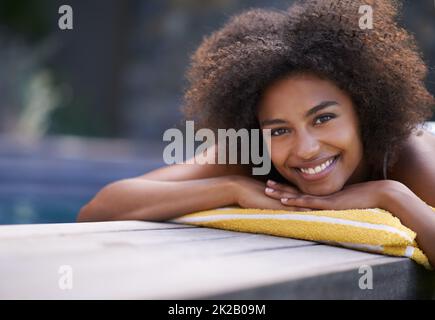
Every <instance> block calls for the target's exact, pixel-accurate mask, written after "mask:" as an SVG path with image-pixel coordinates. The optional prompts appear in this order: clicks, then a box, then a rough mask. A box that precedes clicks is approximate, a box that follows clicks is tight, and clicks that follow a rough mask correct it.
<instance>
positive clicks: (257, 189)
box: [232, 176, 311, 211]
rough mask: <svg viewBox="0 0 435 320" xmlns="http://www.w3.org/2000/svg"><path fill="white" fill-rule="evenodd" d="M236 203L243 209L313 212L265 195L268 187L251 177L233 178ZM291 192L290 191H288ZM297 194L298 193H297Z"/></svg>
mask: <svg viewBox="0 0 435 320" xmlns="http://www.w3.org/2000/svg"><path fill="white" fill-rule="evenodd" d="M232 181H233V186H234V195H235V202H236V203H237V204H238V205H239V206H240V207H242V208H256V209H273V210H287V211H311V209H310V208H304V207H302V206H292V205H288V204H283V203H281V202H280V201H279V200H278V201H277V200H276V199H273V198H271V197H269V196H267V195H266V194H265V192H266V191H265V190H266V188H267V185H266V184H265V183H264V182H261V181H259V180H256V179H254V178H250V177H244V176H234V177H232ZM287 190H289V189H287ZM295 194H296V191H295Z"/></svg>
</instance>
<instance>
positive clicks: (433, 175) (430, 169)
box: [388, 130, 435, 205]
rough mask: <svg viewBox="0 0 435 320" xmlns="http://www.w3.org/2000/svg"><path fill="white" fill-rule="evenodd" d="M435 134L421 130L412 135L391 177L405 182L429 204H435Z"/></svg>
mask: <svg viewBox="0 0 435 320" xmlns="http://www.w3.org/2000/svg"><path fill="white" fill-rule="evenodd" d="M434 160H435V135H433V134H431V133H429V132H427V131H425V130H420V131H418V133H416V134H413V135H411V136H410V137H409V138H408V141H407V142H406V143H405V146H404V148H403V149H402V151H401V153H400V156H399V158H398V161H397V163H396V164H395V165H394V167H393V168H392V170H391V172H390V173H389V175H388V176H389V178H390V179H393V180H397V181H399V182H401V183H403V184H405V185H406V186H407V187H408V188H410V189H411V190H412V191H413V192H414V193H415V194H416V195H418V196H419V197H420V198H421V199H422V200H423V201H425V202H426V203H428V204H432V205H433V204H435V193H434V190H435V161H434Z"/></svg>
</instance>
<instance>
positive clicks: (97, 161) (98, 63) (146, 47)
mask: <svg viewBox="0 0 435 320" xmlns="http://www.w3.org/2000/svg"><path fill="white" fill-rule="evenodd" d="M291 2H292V1H289V0H287V1H284V0H251V1H236V0H209V1H203V0H143V1H140V0H124V1H121V0H105V1H101V0H100V1H97V0H93V1H85V0H75V1H69V2H68V3H66V2H64V1H58V0H25V1H24V0H0V112H1V113H0V114H1V117H0V224H15V223H51V222H73V221H74V220H75V216H76V214H77V212H78V210H79V209H80V207H81V206H82V205H83V204H85V203H86V202H87V201H89V200H90V199H91V198H92V196H93V195H94V194H95V193H96V192H97V191H98V190H99V189H100V188H101V187H103V186H104V185H105V184H107V183H109V182H112V181H114V180H118V179H122V178H128V177H133V176H137V175H141V174H143V173H145V172H147V171H149V170H152V169H154V168H157V167H159V166H162V165H163V160H162V151H163V148H164V146H165V143H164V142H163V141H162V136H163V132H164V131H165V130H166V129H168V128H172V127H177V126H178V127H180V123H181V120H182V118H181V113H180V111H179V107H180V105H181V101H182V95H183V91H184V89H185V87H186V82H185V79H184V72H185V70H186V68H187V66H188V63H189V57H190V55H191V54H192V53H193V51H194V50H195V48H196V47H197V46H198V45H199V44H200V42H201V40H202V38H203V36H205V35H208V34H210V33H211V32H212V31H214V30H215V29H216V28H218V27H219V26H221V25H222V24H223V23H224V22H225V21H226V20H227V19H228V18H229V17H230V16H231V15H233V14H235V13H238V12H240V11H242V10H244V9H247V8H252V7H266V8H277V9H285V8H287V7H288V6H289V5H290V4H291ZM63 4H68V5H70V6H71V7H72V9H73V30H61V29H59V26H58V20H59V18H60V17H61V16H62V14H59V12H58V10H59V7H60V6H61V5H63ZM402 24H403V25H404V26H405V27H406V28H408V30H410V31H411V32H412V33H414V34H415V37H416V39H417V42H418V44H419V46H420V48H421V50H422V52H423V55H424V58H425V60H426V62H427V64H428V66H429V67H430V74H429V77H428V79H427V86H428V88H429V90H430V91H431V92H432V94H435V68H434V66H435V3H434V1H433V0H419V1H411V0H409V1H403V17H402Z"/></svg>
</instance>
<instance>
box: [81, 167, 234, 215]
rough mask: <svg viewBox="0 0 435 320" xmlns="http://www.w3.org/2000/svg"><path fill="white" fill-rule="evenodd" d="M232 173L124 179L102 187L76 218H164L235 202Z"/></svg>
mask: <svg viewBox="0 0 435 320" xmlns="http://www.w3.org/2000/svg"><path fill="white" fill-rule="evenodd" d="M231 185H232V184H231V176H226V177H215V178H209V179H199V180H188V181H155V180H154V181H153V180H145V179H139V178H134V179H125V180H121V181H117V182H115V183H112V184H110V185H108V186H106V187H105V188H103V189H102V190H101V191H100V192H99V193H98V194H97V195H96V196H95V197H94V199H93V200H92V201H91V202H90V203H89V204H87V205H86V206H84V207H83V208H82V209H81V211H80V213H79V215H78V218H77V220H78V221H80V222H83V221H104V220H149V221H163V220H167V219H171V218H175V217H177V216H180V215H183V214H186V213H191V212H195V211H200V210H206V209H212V208H217V207H223V206H226V205H232V204H234V203H235V197H234V193H233V192H232V188H231Z"/></svg>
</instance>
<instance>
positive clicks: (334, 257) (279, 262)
mask: <svg viewBox="0 0 435 320" xmlns="http://www.w3.org/2000/svg"><path fill="white" fill-rule="evenodd" d="M191 245H192V246H194V245H195V244H191ZM173 253H174V251H173V250H171V251H170V252H167V253H163V254H161V255H160V256H158V257H156V256H155V255H154V254H151V253H150V254H147V251H146V250H144V251H136V250H134V248H128V247H127V248H125V247H112V248H110V249H107V250H101V251H100V252H98V253H95V252H92V253H88V252H84V253H81V254H75V255H68V254H67V253H64V254H59V255H53V256H51V257H49V258H46V257H45V258H44V259H40V258H36V257H34V258H33V259H30V260H29V259H25V258H23V257H22V258H20V259H13V260H11V259H8V261H5V260H4V259H0V274H1V278H2V286H1V288H0V298H2V299H10V298H12V299H15V298H19V299H28V298H38V299H40V298H42V299H45V298H48V299H64V298H65V299H76V298H79V299H93V298H97V299H100V298H103V299H105V298H108V299H112V298H119V299H125V298H135V299H136V298H145V299H173V298H181V299H185V298H199V297H205V296H211V295H217V294H223V293H225V292H234V291H237V290H242V289H244V290H247V289H253V288H257V287H259V286H267V285H271V284H276V283H282V282H285V281H290V280H295V279H300V278H303V277H305V278H306V277H312V276H317V275H319V274H325V273H328V272H331V270H335V269H336V268H337V267H339V268H341V269H343V268H345V269H355V268H357V267H359V266H360V265H362V264H367V263H370V264H372V265H373V264H376V263H377V262H379V261H382V262H385V261H397V260H398V258H385V257H380V256H378V255H373V254H369V253H363V252H357V251H353V250H347V249H342V248H335V247H329V246H324V245H319V246H304V247H296V248H285V249H276V250H265V251H253V252H250V253H245V254H238V255H217V256H213V255H209V256H194V257H189V255H184V256H182V254H181V253H180V254H176V255H174V254H173ZM62 265H68V266H70V267H71V268H72V270H73V289H72V290H61V289H59V286H58V282H59V279H60V276H59V273H58V271H59V268H60V266H62Z"/></svg>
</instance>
